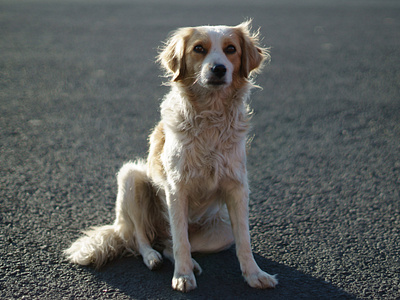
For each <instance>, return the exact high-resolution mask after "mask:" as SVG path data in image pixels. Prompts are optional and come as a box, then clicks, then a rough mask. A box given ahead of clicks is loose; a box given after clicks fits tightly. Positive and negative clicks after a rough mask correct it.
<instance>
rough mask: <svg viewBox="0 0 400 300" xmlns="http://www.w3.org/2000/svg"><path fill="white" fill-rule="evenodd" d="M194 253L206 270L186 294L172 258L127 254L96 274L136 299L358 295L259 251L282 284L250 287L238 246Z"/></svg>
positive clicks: (112, 290) (113, 289) (265, 267)
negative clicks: (148, 259) (175, 285)
mask: <svg viewBox="0 0 400 300" xmlns="http://www.w3.org/2000/svg"><path fill="white" fill-rule="evenodd" d="M194 257H195V259H196V261H197V262H198V263H199V264H200V266H201V267H202V268H203V274H201V275H200V276H196V279H197V289H196V290H194V291H191V292H189V293H186V294H183V293H180V292H177V291H174V290H172V288H171V279H172V275H173V265H172V263H171V262H169V261H168V260H165V261H164V264H163V266H162V267H161V268H160V269H159V270H156V271H150V270H149V269H147V267H146V266H145V265H144V263H143V262H142V260H141V257H138V258H135V257H125V258H121V259H118V260H115V261H114V262H111V263H109V264H108V265H106V267H104V268H103V269H102V270H101V271H94V270H92V274H93V275H94V276H95V277H96V278H97V279H98V280H99V281H102V282H104V283H106V284H107V286H108V287H109V288H107V289H105V291H104V292H105V293H112V294H113V293H123V294H125V295H126V296H129V297H131V298H135V299H155V298H157V299H356V297H354V296H352V295H350V294H347V293H346V292H344V291H343V290H341V289H339V288H337V287H335V286H333V285H331V284H329V283H327V282H325V281H323V280H321V279H316V278H313V277H311V276H309V275H306V274H304V273H301V272H300V271H297V270H295V269H293V268H290V267H287V266H285V265H282V264H279V263H275V262H273V261H270V260H268V259H265V258H263V257H262V256H260V255H257V254H255V259H256V261H257V263H258V265H259V266H260V267H261V268H262V269H263V270H265V271H267V272H268V273H270V274H278V280H279V285H278V286H277V287H276V288H275V289H267V290H257V289H253V288H250V287H249V286H248V285H247V283H246V282H245V281H244V279H243V277H242V276H241V272H240V268H239V263H238V261H237V258H236V254H235V249H234V247H232V248H231V249H229V250H227V251H223V252H220V253H216V254H207V255H196V256H194ZM108 296H112V295H108Z"/></svg>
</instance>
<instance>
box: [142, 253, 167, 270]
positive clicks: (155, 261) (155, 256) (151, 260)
mask: <svg viewBox="0 0 400 300" xmlns="http://www.w3.org/2000/svg"><path fill="white" fill-rule="evenodd" d="M143 262H144V263H145V265H146V266H147V267H148V268H149V269H150V270H156V269H158V268H160V267H161V265H162V262H163V259H162V256H161V254H160V253H158V252H157V251H156V250H151V251H149V252H148V253H146V255H144V256H143Z"/></svg>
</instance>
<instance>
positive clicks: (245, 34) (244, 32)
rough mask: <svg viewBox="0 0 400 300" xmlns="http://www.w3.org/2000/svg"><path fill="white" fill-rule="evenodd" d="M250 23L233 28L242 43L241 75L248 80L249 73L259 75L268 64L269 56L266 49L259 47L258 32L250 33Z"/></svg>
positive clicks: (249, 21)
mask: <svg viewBox="0 0 400 300" xmlns="http://www.w3.org/2000/svg"><path fill="white" fill-rule="evenodd" d="M251 22H252V20H248V21H246V22H243V23H241V24H239V25H238V26H236V27H235V29H236V30H237V32H238V34H239V35H240V37H241V42H242V49H243V52H242V65H241V69H240V70H241V72H242V75H243V76H244V77H246V78H248V77H249V76H250V75H251V73H253V74H254V73H259V72H260V71H261V69H262V67H263V66H264V63H268V62H269V61H270V59H271V56H270V54H269V52H268V48H263V47H261V45H260V31H259V30H257V31H256V32H252V31H251Z"/></svg>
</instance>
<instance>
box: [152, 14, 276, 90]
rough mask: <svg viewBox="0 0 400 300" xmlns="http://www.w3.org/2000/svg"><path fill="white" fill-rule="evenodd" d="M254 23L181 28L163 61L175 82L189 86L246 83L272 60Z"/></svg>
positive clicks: (172, 38) (160, 59)
mask: <svg viewBox="0 0 400 300" xmlns="http://www.w3.org/2000/svg"><path fill="white" fill-rule="evenodd" d="M250 23H251V22H250V21H247V22H244V23H242V24H239V25H238V26H234V27H230V26H201V27H186V28H180V29H178V30H176V31H174V32H173V33H172V35H171V37H170V38H169V39H168V41H167V42H166V44H165V47H164V48H163V49H162V51H161V53H160V55H159V61H160V62H161V64H162V65H163V66H164V68H165V69H166V71H167V74H168V75H171V76H172V78H171V80H172V81H175V82H181V83H183V84H184V85H186V86H194V85H199V86H201V87H203V88H206V89H210V90H217V89H220V88H224V87H227V86H231V85H232V84H239V83H241V82H246V81H247V79H248V78H249V76H250V75H251V74H252V73H255V72H257V71H259V70H260V68H261V67H262V63H263V62H264V61H265V60H268V59H269V54H268V52H267V50H266V49H265V48H262V47H260V45H259V38H258V32H256V33H252V32H251V31H250Z"/></svg>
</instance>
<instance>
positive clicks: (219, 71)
mask: <svg viewBox="0 0 400 300" xmlns="http://www.w3.org/2000/svg"><path fill="white" fill-rule="evenodd" d="M211 73H212V77H211V78H210V80H209V81H208V84H211V85H223V84H225V83H226V81H225V79H224V77H225V74H226V67H225V66H224V65H222V64H217V65H214V66H213V67H212V68H211Z"/></svg>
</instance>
